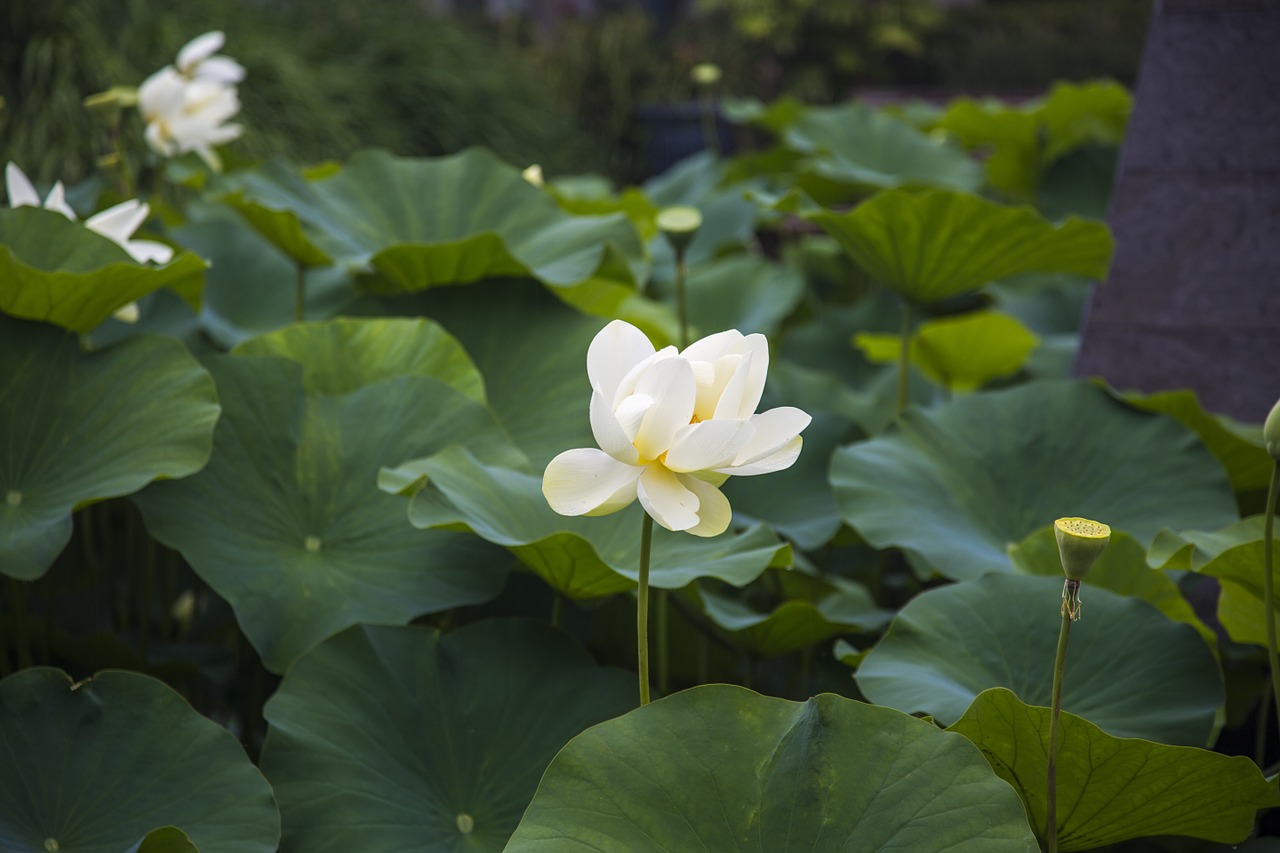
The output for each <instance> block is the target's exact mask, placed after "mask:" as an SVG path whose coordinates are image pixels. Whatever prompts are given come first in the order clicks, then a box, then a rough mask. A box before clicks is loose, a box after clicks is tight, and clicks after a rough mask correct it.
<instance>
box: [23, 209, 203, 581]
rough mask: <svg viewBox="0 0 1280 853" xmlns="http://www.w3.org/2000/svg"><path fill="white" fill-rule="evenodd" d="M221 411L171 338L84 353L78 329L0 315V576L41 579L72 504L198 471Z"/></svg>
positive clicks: (60, 542) (58, 547)
mask: <svg viewBox="0 0 1280 853" xmlns="http://www.w3.org/2000/svg"><path fill="white" fill-rule="evenodd" d="M59 218H61V217H59ZM218 411H219V409H218V402H217V394H216V392H215V390H214V386H213V382H212V380H211V379H210V378H209V374H207V373H206V372H205V371H204V370H202V369H201V368H200V365H199V364H197V363H196V361H195V359H193V358H192V357H191V355H190V354H189V353H188V352H187V350H186V348H185V347H183V346H182V344H180V343H178V342H177V341H175V340H170V339H168V338H160V337H151V336H144V337H138V338H134V339H132V340H129V341H125V342H123V343H120V344H117V345H115V346H112V347H108V348H106V349H103V350H99V351H97V352H83V351H82V350H81V349H80V345H79V342H78V340H77V338H76V336H75V335H74V334H70V333H68V332H63V331H62V330H60V329H55V328H54V327H52V326H47V325H44V324H41V323H30V322H25V321H22V320H15V319H13V318H11V317H5V316H0V448H3V450H0V495H3V502H0V574H6V575H9V576H10V577H15V578H20V579H22V580H34V579H35V578H38V577H40V576H41V575H43V574H44V573H45V572H46V571H47V570H48V568H49V566H51V565H53V561H54V559H55V558H56V557H57V556H58V554H59V553H61V551H62V549H63V548H64V547H66V544H67V541H68V540H69V539H70V538H71V513H72V511H73V510H74V509H76V507H79V506H83V505H85V504H88V503H92V502H94V501H99V500H103V499H105V498H113V497H118V496H120V495H127V494H131V493H133V492H136V491H137V490H138V489H141V488H142V487H143V486H145V485H146V484H147V483H149V482H151V481H152V480H155V479H158V478H163V477H175V478H176V477H186V476H188V475H190V474H193V473H195V472H196V471H199V470H200V469H201V468H202V467H204V464H205V463H206V462H207V461H208V459H209V452H210V448H211V446H212V441H213V430H214V422H215V421H216V420H217V419H218Z"/></svg>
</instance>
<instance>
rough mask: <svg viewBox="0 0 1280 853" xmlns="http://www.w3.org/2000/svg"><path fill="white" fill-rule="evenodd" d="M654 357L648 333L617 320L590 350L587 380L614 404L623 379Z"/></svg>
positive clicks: (593, 343)
mask: <svg viewBox="0 0 1280 853" xmlns="http://www.w3.org/2000/svg"><path fill="white" fill-rule="evenodd" d="M653 354H654V349H653V344H652V343H650V342H649V338H648V337H646V336H645V333H644V332H642V331H640V330H639V329H637V328H636V327H635V326H633V325H631V324H630V323H626V322H623V321H622V320H614V321H613V322H612V323H610V324H609V325H607V326H605V327H604V328H603V329H601V330H600V331H599V332H598V333H596V336H595V337H594V338H593V339H592V340H591V346H589V347H588V348H587V378H588V379H589V380H590V381H591V387H592V388H596V387H599V388H600V389H601V390H602V391H603V393H604V396H605V398H606V399H607V400H608V402H609V403H610V404H612V403H613V400H614V394H615V393H616V392H617V390H618V384H619V383H620V382H621V381H622V377H624V376H626V375H627V373H629V372H630V371H631V369H632V368H633V367H635V366H636V365H637V364H639V363H640V362H642V361H644V360H645V359H646V358H648V357H649V356H651V355H653Z"/></svg>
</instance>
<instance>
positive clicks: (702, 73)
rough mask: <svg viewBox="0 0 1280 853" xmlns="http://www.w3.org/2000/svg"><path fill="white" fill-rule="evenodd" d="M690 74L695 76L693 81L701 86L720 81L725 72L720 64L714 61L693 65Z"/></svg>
mask: <svg viewBox="0 0 1280 853" xmlns="http://www.w3.org/2000/svg"><path fill="white" fill-rule="evenodd" d="M689 76H690V77H692V78H693V82H695V83H697V84H698V85H699V86H714V85H715V84H717V83H719V82H720V78H721V77H722V76H723V73H722V72H721V71H720V66H719V65H716V64H715V63H714V62H699V63H698V64H697V65H695V66H693V70H692V71H690V72H689Z"/></svg>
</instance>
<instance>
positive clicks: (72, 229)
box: [0, 207, 205, 333]
mask: <svg viewBox="0 0 1280 853" xmlns="http://www.w3.org/2000/svg"><path fill="white" fill-rule="evenodd" d="M204 270H205V262H204V261H202V260H201V259H200V258H198V257H196V256H195V255H193V254H191V253H190V252H178V253H177V254H176V255H175V256H174V258H173V260H171V261H170V262H169V263H167V264H164V265H163V266H151V265H148V264H139V263H137V262H136V261H134V260H133V259H132V258H130V257H129V254H128V253H127V252H125V250H124V249H122V248H121V247H120V246H117V245H116V244H115V243H113V242H112V241H110V240H108V239H107V238H106V237H103V236H102V235H101V234H96V233H94V232H93V231H90V230H89V229H88V228H86V227H84V225H82V224H79V223H75V222H71V221H70V220H68V219H67V218H66V217H65V216H63V215H62V214H60V213H55V212H54V211H52V210H44V209H42V208H36V207H19V208H15V209H13V210H10V209H7V208H3V209H0V281H3V282H4V283H5V284H4V287H3V288H0V311H3V312H4V313H6V314H10V315H12V316H14V317H22V318H25V319H28V320H40V321H43V322H47V323H53V324H54V325H57V326H61V327H62V328H64V329H68V330H70V331H72V332H80V333H84V332H88V331H89V330H91V329H93V328H94V327H95V326H97V325H99V324H100V323H102V322H103V321H104V320H106V319H107V318H108V317H110V316H111V315H112V314H114V313H115V312H116V311H118V310H119V309H121V308H123V307H124V306H126V305H128V304H129V303H130V302H136V301H137V300H139V299H141V298H142V297H144V296H146V295H147V294H149V293H153V292H155V291H157V290H159V289H160V288H162V287H168V288H171V289H176V290H180V291H182V292H183V293H184V294H186V295H194V294H198V293H199V290H200V287H201V285H202V283H203V281H204Z"/></svg>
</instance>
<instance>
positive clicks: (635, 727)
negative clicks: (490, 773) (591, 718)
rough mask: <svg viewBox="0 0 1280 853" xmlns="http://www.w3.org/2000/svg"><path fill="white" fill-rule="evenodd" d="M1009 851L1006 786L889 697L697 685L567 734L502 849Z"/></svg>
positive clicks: (953, 739) (967, 746)
mask: <svg viewBox="0 0 1280 853" xmlns="http://www.w3.org/2000/svg"><path fill="white" fill-rule="evenodd" d="M507 849H508V850H509V851H511V853H528V852H529V851H556V852H557V853H574V851H588V850H595V851H598V850H635V851H661V850H739V851H759V853H773V851H780V850H847V851H874V850H886V849H900V850H918V851H930V850H948V851H969V850H972V851H982V853H1000V851H1015V850H1016V851H1024V853H1031V851H1034V850H1036V849H1037V846H1036V842H1035V837H1034V835H1032V833H1031V829H1030V827H1029V826H1028V825H1027V821H1026V815H1025V813H1024V811H1023V809H1022V806H1021V804H1020V803H1019V802H1018V798H1017V796H1016V795H1015V794H1014V792H1013V791H1012V790H1010V789H1009V787H1008V786H1007V785H1005V784H1004V783H1003V782H1001V781H1000V780H999V779H997V778H996V776H995V774H994V773H992V771H991V768H990V767H989V766H988V765H987V763H986V761H984V760H983V759H982V755H981V753H979V752H978V751H977V750H976V749H975V748H973V745H972V744H971V743H969V742H968V741H967V740H965V739H963V738H960V737H958V736H954V735H949V734H948V733H946V732H941V731H938V730H937V729H936V728H935V727H934V726H932V725H931V724H929V723H926V722H922V721H920V720H915V719H912V718H911V717H908V716H906V715H905V714H900V713H898V712H897V711H893V710H890V709H888V708H877V707H874V706H871V705H864V704H862V703H861V702H854V701H852V700H849V699H844V698H841V697H839V696H834V695H831V694H823V695H821V696H818V697H816V698H814V699H810V700H809V701H807V702H803V703H801V702H789V701H787V700H785V699H774V698H770V697H765V696H760V695H758V694H755V693H752V692H751V691H750V690H745V689H743V688H741V687H731V686H728V685H708V686H704V687H695V688H693V689H691V690H686V691H684V692H682V693H677V694H675V695H674V696H669V697H667V698H665V699H660V700H658V701H657V702H654V703H653V704H651V705H646V706H644V707H642V708H639V709H637V710H635V711H632V712H631V713H629V714H627V715H626V716H624V717H620V718H618V719H616V720H610V721H609V722H606V723H601V724H600V725H598V726H596V727H595V728H592V729H589V730H587V731H586V732H584V733H583V734H580V735H578V736H577V737H576V738H574V739H573V740H571V741H570V742H569V743H568V745H567V746H565V748H564V749H562V750H561V751H560V753H559V755H557V756H556V757H555V760H553V761H552V762H551V766H550V767H548V768H547V772H546V775H545V776H543V779H542V784H541V785H539V786H538V793H537V794H536V795H535V796H534V798H533V802H532V803H530V804H529V809H528V811H526V812H525V815H524V819H523V820H521V822H520V826H519V828H518V829H517V830H516V832H515V835H514V836H512V838H511V844H510V845H509V846H508V848H507Z"/></svg>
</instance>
